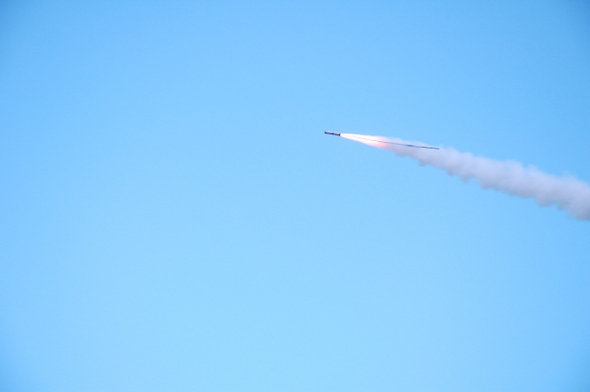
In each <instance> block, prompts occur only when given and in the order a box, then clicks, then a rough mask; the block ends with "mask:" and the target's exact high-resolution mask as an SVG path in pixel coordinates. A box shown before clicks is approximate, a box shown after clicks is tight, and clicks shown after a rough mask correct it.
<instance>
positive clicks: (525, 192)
mask: <svg viewBox="0 0 590 392" xmlns="http://www.w3.org/2000/svg"><path fill="white" fill-rule="evenodd" d="M341 136H342V137H344V138H346V139H350V140H355V141H358V142H361V143H364V144H367V145H370V146H373V147H378V148H382V149H384V150H389V151H393V152H394V153H395V154H396V155H398V156H401V157H406V156H407V157H410V158H414V159H415V160H417V161H418V162H419V163H420V165H431V166H434V167H437V168H439V169H443V170H445V171H446V172H447V173H448V174H449V175H452V176H459V177H461V179H462V180H463V181H465V182H468V181H469V180H470V179H474V180H476V181H477V183H478V184H479V186H480V187H482V188H484V189H488V188H491V189H495V190H498V191H502V192H506V193H509V194H511V195H514V196H519V197H523V198H533V199H534V200H535V201H536V202H537V203H538V204H539V205H541V206H551V205H556V206H557V207H558V208H559V209H561V210H564V211H567V212H568V213H569V214H570V215H571V216H573V217H574V218H577V219H583V220H590V185H589V184H587V183H585V182H583V181H580V180H578V179H576V178H575V177H571V176H568V177H557V176H554V175H551V174H547V173H543V172H542V171H540V170H538V169H537V168H535V167H524V166H523V165H522V164H521V163H519V162H515V161H504V162H500V161H495V160H493V159H489V158H483V157H478V156H474V155H473V154H471V153H468V152H459V151H457V150H455V149H454V148H440V149H439V150H432V149H424V148H413V147H406V146H403V144H412V145H417V146H421V145H422V144H421V143H415V142H407V141H404V140H401V139H395V138H385V137H382V136H368V135H354V134H350V133H342V134H341ZM391 143H398V144H391Z"/></svg>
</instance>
